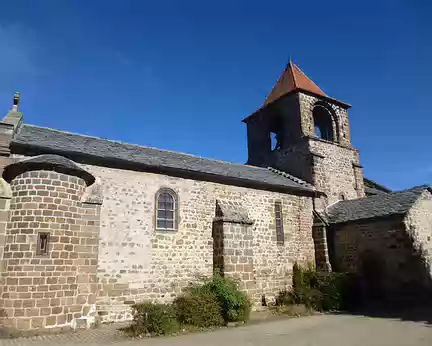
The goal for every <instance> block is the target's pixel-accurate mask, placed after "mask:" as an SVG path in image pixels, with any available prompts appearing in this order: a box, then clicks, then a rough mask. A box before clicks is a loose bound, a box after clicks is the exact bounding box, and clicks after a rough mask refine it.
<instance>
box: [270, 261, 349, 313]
mask: <svg viewBox="0 0 432 346" xmlns="http://www.w3.org/2000/svg"><path fill="white" fill-rule="evenodd" d="M352 282H353V277H351V276H350V275H349V274H346V273H318V272H317V271H316V270H315V268H314V266H313V265H311V264H308V265H307V266H299V265H298V264H297V263H296V264H295V265H294V268H293V288H292V289H291V290H289V291H283V292H280V294H279V296H278V297H277V298H276V304H278V305H289V304H304V305H305V306H306V307H308V308H312V309H315V310H318V311H323V310H325V311H340V310H345V309H347V308H348V307H349V305H350V304H349V303H350V300H349V293H350V292H351V291H352V287H353V285H352Z"/></svg>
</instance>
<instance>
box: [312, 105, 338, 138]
mask: <svg viewBox="0 0 432 346" xmlns="http://www.w3.org/2000/svg"><path fill="white" fill-rule="evenodd" d="M313 120H314V127H315V135H316V136H317V137H319V138H321V139H324V140H326V141H333V140H334V139H333V124H332V117H331V114H330V112H329V111H328V110H327V109H326V108H324V107H323V106H320V105H317V106H315V107H314V109H313Z"/></svg>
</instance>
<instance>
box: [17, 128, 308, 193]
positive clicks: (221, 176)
mask: <svg viewBox="0 0 432 346" xmlns="http://www.w3.org/2000/svg"><path fill="white" fill-rule="evenodd" d="M11 151H12V152H13V153H17V154H24V155H39V154H58V155H62V156H65V157H68V158H70V159H72V160H75V161H76V162H82V163H90V164H99V165H105V166H111V167H117V168H123V169H135V170H142V171H150V172H155V173H163V174H174V175H177V176H181V177H188V178H191V179H198V180H209V181H216V182H221V183H226V184H232V185H240V186H251V187H254V188H261V189H268V188H272V189H274V190H276V191H301V192H303V193H307V194H312V193H314V192H315V189H314V187H313V186H311V185H309V184H307V183H305V182H303V181H301V180H300V179H298V178H295V177H292V176H290V175H288V174H286V175H281V174H280V173H278V172H274V171H272V170H269V169H267V168H261V167H255V166H249V165H243V164H235V163H230V162H225V161H219V160H212V159H207V158H202V157H199V156H194V155H189V154H183V153H178V152H173V151H168V150H161V149H156V148H150V147H145V146H139V145H133V144H127V143H122V142H117V141H111V140H106V139H102V138H98V137H90V136H85V135H79V134H74V133H69V132H63V131H58V130H52V129H48V128H43V127H38V126H33V125H27V124H24V125H22V127H21V129H20V130H19V132H18V133H17V134H16V136H15V137H14V139H13V140H12V142H11Z"/></svg>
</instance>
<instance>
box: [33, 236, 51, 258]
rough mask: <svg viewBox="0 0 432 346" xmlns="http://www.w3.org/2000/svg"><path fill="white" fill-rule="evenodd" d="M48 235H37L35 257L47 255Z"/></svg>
mask: <svg viewBox="0 0 432 346" xmlns="http://www.w3.org/2000/svg"><path fill="white" fill-rule="evenodd" d="M49 236H50V235H49V233H39V234H38V240H37V249H36V254H37V255H41V256H44V255H48V253H49Z"/></svg>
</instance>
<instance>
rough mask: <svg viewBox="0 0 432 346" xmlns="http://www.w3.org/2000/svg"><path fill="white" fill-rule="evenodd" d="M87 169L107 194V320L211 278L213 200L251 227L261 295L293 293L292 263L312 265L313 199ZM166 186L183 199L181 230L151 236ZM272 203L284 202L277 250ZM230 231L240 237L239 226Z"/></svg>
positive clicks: (101, 273) (102, 296)
mask: <svg viewBox="0 0 432 346" xmlns="http://www.w3.org/2000/svg"><path fill="white" fill-rule="evenodd" d="M85 169H86V170H88V171H89V172H91V173H92V174H93V175H95V176H97V177H99V178H100V180H101V184H102V187H103V195H104V203H103V206H102V209H101V230H100V243H99V266H98V279H99V293H98V298H97V304H98V310H99V311H100V313H101V314H102V318H103V319H104V320H124V319H129V318H130V317H131V316H130V315H129V309H128V305H130V304H133V303H135V302H139V301H142V300H153V301H170V300H172V299H173V298H174V297H175V296H176V295H177V294H179V293H180V292H181V291H182V289H184V288H185V287H187V286H188V285H189V284H190V283H192V282H195V281H196V280H197V277H198V276H200V275H211V274H212V272H213V258H214V257H213V256H214V253H213V237H212V231H213V222H214V218H215V215H216V213H215V210H216V200H224V201H229V202H231V203H234V204H235V205H237V206H241V207H242V208H244V209H246V210H247V211H248V216H249V218H250V219H251V220H253V221H254V223H253V225H251V226H248V227H249V229H250V231H251V232H252V233H253V241H252V240H249V242H250V244H252V247H251V248H250V249H249V250H250V251H252V252H253V261H254V271H253V275H254V278H253V280H254V281H255V282H256V290H257V291H256V292H257V296H258V295H259V297H261V295H262V294H265V295H267V296H268V297H269V298H271V297H272V296H274V295H275V294H277V293H278V292H279V291H280V290H282V289H285V288H287V287H290V285H291V282H292V278H291V274H292V267H293V265H294V262H295V261H297V260H298V261H302V262H306V261H308V260H310V261H314V244H313V239H312V232H311V229H312V222H313V220H312V200H311V199H310V198H307V197H301V196H295V195H288V194H282V193H276V192H268V191H263V190H255V189H248V188H242V187H236V186H228V185H223V184H217V183H210V182H204V181H194V180H190V179H183V178H177V177H170V176H166V175H161V174H151V173H144V172H133V171H127V170H120V169H112V168H105V167H97V166H90V165H86V166H85ZM164 187H169V188H170V189H172V190H174V191H175V192H176V193H177V195H178V200H179V228H178V230H177V231H174V232H169V231H168V232H167V231H155V230H154V215H155V214H154V213H155V205H154V203H155V198H154V197H155V195H156V193H157V191H158V190H159V189H160V188H164ZM275 200H280V201H281V202H282V208H283V215H284V220H283V221H284V230H285V244H283V245H278V244H277V243H276V228H275V223H274V222H275V221H274V218H275V216H274V201H275ZM226 227H228V228H226ZM226 227H225V226H224V230H225V229H228V230H229V231H230V232H231V231H232V232H237V231H238V232H239V234H241V232H242V231H241V230H240V229H239V228H238V227H240V226H233V227H234V228H233V229H231V228H230V227H231V226H226ZM236 227H237V228H236ZM241 257H242V256H241ZM240 264H242V263H240ZM248 270H249V269H248ZM248 275H249V274H248ZM251 280H252V279H251Z"/></svg>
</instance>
